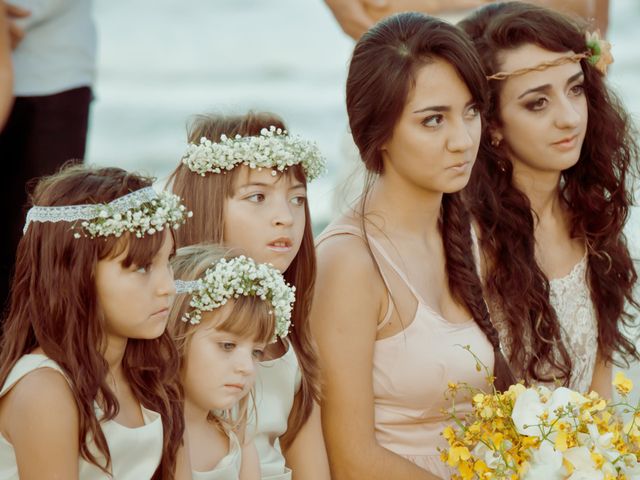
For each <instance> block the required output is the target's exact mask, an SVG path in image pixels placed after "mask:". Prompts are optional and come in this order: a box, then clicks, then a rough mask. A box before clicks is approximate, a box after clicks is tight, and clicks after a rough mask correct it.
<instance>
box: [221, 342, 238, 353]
mask: <svg viewBox="0 0 640 480" xmlns="http://www.w3.org/2000/svg"><path fill="white" fill-rule="evenodd" d="M218 345H219V346H220V348H221V349H222V350H224V351H225V352H230V351H232V350H233V349H234V348H235V346H236V344H235V343H233V342H219V343H218Z"/></svg>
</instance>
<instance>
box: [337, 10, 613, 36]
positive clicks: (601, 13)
mask: <svg viewBox="0 0 640 480" xmlns="http://www.w3.org/2000/svg"><path fill="white" fill-rule="evenodd" d="M495 1H501V0H382V1H380V2H375V1H374V0H325V2H326V3H327V5H328V6H329V8H330V9H331V11H332V12H333V15H334V16H335V17H336V20H337V21H338V23H339V24H340V26H341V27H342V29H343V30H344V32H345V33H346V34H347V35H349V36H350V37H352V38H354V39H356V40H357V39H358V38H360V36H361V35H362V34H363V33H364V32H366V31H367V30H368V29H369V28H371V27H372V26H373V24H374V23H375V22H377V21H378V20H380V19H382V18H384V17H387V16H389V15H392V14H394V13H398V12H409V11H417V12H424V13H427V14H429V15H439V14H442V13H444V12H454V11H461V10H471V9H473V8H478V7H480V6H482V5H485V4H487V3H493V2H495ZM526 1H528V2H529V3H534V4H537V5H541V6H543V7H547V8H552V9H554V10H558V11H560V12H562V13H565V14H570V15H571V14H575V15H578V16H579V17H582V18H584V19H586V20H589V21H591V20H592V19H593V20H594V21H595V22H594V23H595V25H594V28H598V29H599V30H600V32H601V33H602V35H606V33H607V27H608V24H609V0H595V3H594V2H593V1H590V0H526Z"/></svg>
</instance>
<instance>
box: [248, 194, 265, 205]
mask: <svg viewBox="0 0 640 480" xmlns="http://www.w3.org/2000/svg"><path fill="white" fill-rule="evenodd" d="M246 199H247V200H249V201H250V202H254V203H260V202H264V194H262V193H254V194H253V195H250V196H248V197H246Z"/></svg>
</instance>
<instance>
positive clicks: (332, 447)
mask: <svg viewBox="0 0 640 480" xmlns="http://www.w3.org/2000/svg"><path fill="white" fill-rule="evenodd" d="M485 88H486V80H485V78H484V73H483V71H482V67H481V65H480V61H479V59H478V58H477V56H476V55H475V52H474V50H473V46H472V45H471V43H470V42H469V41H468V40H467V38H466V37H465V36H464V34H463V33H462V32H461V31H460V30H459V29H457V28H456V27H454V26H452V25H450V24H448V23H446V22H443V21H440V20H437V19H434V18H431V17H428V16H426V15H423V14H419V13H402V14H399V15H395V16H392V17H389V18H387V19H385V20H383V21H381V22H380V23H378V24H377V25H376V26H375V27H373V28H372V29H371V30H369V31H368V32H367V33H365V34H364V35H363V36H362V38H361V39H360V40H359V41H358V43H357V44H356V47H355V50H354V53H353V56H352V59H351V64H350V66H349V74H348V77H347V112H348V114H349V124H350V127H351V132H352V134H353V139H354V141H355V144H356V145H357V146H358V149H359V151H360V155H361V157H362V160H363V163H364V165H365V167H366V169H367V172H368V174H369V181H368V182H367V184H366V187H365V188H366V189H365V191H364V193H363V195H362V197H361V200H360V202H359V204H358V205H357V206H356V207H355V208H354V209H353V210H352V211H349V212H347V213H346V214H345V215H343V216H342V217H341V218H339V219H338V220H336V221H335V222H334V223H332V224H331V225H330V226H329V227H327V229H326V230H325V231H324V232H323V234H322V235H321V236H320V237H319V239H318V277H317V281H316V297H315V298H314V302H313V308H312V314H311V324H312V326H313V329H314V333H315V334H316V336H315V338H316V340H317V342H318V346H319V353H320V359H321V365H322V372H323V382H322V385H323V392H322V393H323V397H322V398H323V402H322V422H323V426H324V432H325V438H326V441H327V451H328V453H329V459H330V461H331V470H332V473H333V474H334V476H335V478H340V479H362V478H367V479H368V480H400V479H407V478H411V479H416V480H418V479H419V480H427V479H434V478H451V475H450V474H451V472H450V471H449V470H448V469H447V468H446V467H445V466H444V464H443V463H442V462H441V460H440V453H439V451H438V448H439V447H443V446H446V442H444V439H443V438H442V436H441V435H440V432H441V431H442V430H443V429H444V427H445V426H446V425H447V424H448V421H449V418H448V416H447V415H446V413H444V412H443V410H444V409H447V408H448V407H450V405H451V403H450V401H449V400H447V399H446V398H445V393H446V391H447V389H448V388H449V385H451V384H453V385H455V384H456V382H464V383H467V384H469V385H471V386H475V387H478V388H481V387H483V386H485V385H486V383H485V382H486V379H485V375H484V374H483V373H480V372H478V371H477V370H476V360H475V359H474V358H473V356H471V355H469V354H468V353H466V352H465V351H464V350H463V349H462V346H468V348H469V349H470V350H472V351H473V352H474V354H475V355H477V357H478V359H480V360H481V361H482V363H484V364H485V365H487V366H488V367H489V368H490V370H491V372H492V374H493V375H495V376H496V384H497V386H498V387H499V388H505V387H506V386H508V385H509V384H510V382H511V380H512V377H511V375H510V372H509V370H508V368H507V366H506V363H505V361H504V358H503V357H502V354H501V352H500V343H499V341H498V333H497V332H496V331H495V329H494V328H493V326H492V324H491V321H490V319H489V315H488V311H487V308H486V305H485V303H484V301H483V298H482V286H481V283H480V279H479V277H478V275H477V273H476V269H475V265H474V262H473V256H472V255H471V250H472V238H471V224H470V218H469V215H468V213H467V211H466V210H465V209H464V207H463V205H462V201H461V198H460V194H459V193H458V192H459V191H460V190H461V189H462V188H463V187H464V186H465V185H466V183H467V181H468V180H469V176H470V175H471V167H472V166H473V163H474V161H475V157H476V153H477V149H478V146H479V143H480V134H481V129H482V125H481V118H480V112H481V111H482V108H483V106H484V102H485V97H484V89H485ZM450 382H453V383H450ZM461 393H464V392H461ZM456 407H457V408H458V409H459V410H460V411H462V412H469V411H471V399H470V398H468V396H465V395H461V396H460V398H458V400H457V401H456Z"/></svg>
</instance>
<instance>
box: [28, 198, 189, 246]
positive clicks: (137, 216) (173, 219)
mask: <svg viewBox="0 0 640 480" xmlns="http://www.w3.org/2000/svg"><path fill="white" fill-rule="evenodd" d="M192 216H193V212H187V209H186V207H185V206H184V205H182V204H181V203H180V197H178V196H177V195H174V194H173V193H171V192H165V191H163V192H156V191H155V189H154V188H153V187H146V188H142V189H140V190H136V191H135V192H132V193H129V194H127V195H125V196H123V197H120V198H117V199H115V200H113V201H112V202H109V203H96V204H85V205H69V206H62V207H41V206H37V205H36V206H33V207H31V209H29V212H28V213H27V221H26V223H25V226H24V229H23V233H26V232H27V229H28V228H29V224H30V223H31V222H73V223H74V225H73V227H72V228H74V229H77V228H78V221H80V220H82V222H80V224H79V227H80V228H81V230H82V231H83V233H80V232H78V231H76V232H75V233H74V234H73V236H74V237H75V238H80V237H81V236H83V234H84V236H85V237H87V236H88V237H91V238H95V237H107V236H110V235H113V236H116V237H120V236H121V235H122V234H123V233H125V232H130V233H133V234H135V236H136V237H138V238H140V237H143V236H144V235H153V234H154V233H156V232H159V231H162V230H163V229H164V227H165V226H166V225H170V226H172V227H173V228H178V227H179V226H180V225H181V224H183V223H184V222H185V220H186V219H187V218H188V217H192Z"/></svg>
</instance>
